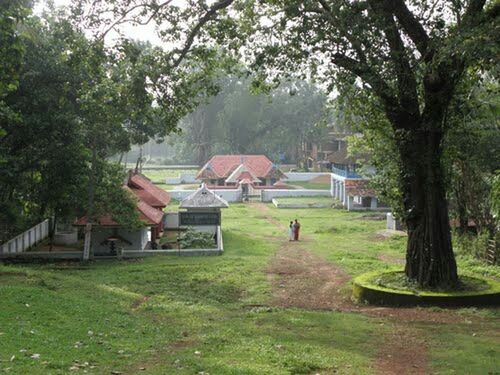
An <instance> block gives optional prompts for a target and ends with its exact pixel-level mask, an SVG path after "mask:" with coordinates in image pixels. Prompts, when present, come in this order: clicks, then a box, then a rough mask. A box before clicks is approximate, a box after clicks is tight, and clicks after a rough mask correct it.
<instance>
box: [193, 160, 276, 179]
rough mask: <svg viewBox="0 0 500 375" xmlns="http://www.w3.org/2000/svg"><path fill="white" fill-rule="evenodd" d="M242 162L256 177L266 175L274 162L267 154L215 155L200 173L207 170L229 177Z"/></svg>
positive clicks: (200, 174) (218, 175)
mask: <svg viewBox="0 0 500 375" xmlns="http://www.w3.org/2000/svg"><path fill="white" fill-rule="evenodd" d="M240 164H243V165H244V166H245V167H246V168H247V169H248V170H249V171H250V172H251V173H252V174H253V175H255V176H256V177H266V176H267V174H268V173H269V172H270V171H271V169H272V168H273V163H272V162H271V160H269V159H268V158H267V157H266V156H265V155H215V156H213V157H212V158H211V159H210V160H209V161H208V162H207V163H206V164H205V165H204V166H203V168H202V169H201V171H200V172H199V173H198V176H197V178H198V177H201V176H202V175H203V172H204V171H205V170H209V171H211V172H213V173H214V174H215V175H216V176H217V177H218V178H224V177H228V176H229V175H230V174H231V172H233V171H234V170H235V169H236V168H237V167H238V166H239V165H240Z"/></svg>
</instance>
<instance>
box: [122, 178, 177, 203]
mask: <svg viewBox="0 0 500 375" xmlns="http://www.w3.org/2000/svg"><path fill="white" fill-rule="evenodd" d="M127 185H128V187H129V188H130V189H131V190H132V191H133V192H134V194H135V195H137V197H138V198H139V199H140V200H142V201H144V202H146V203H147V204H149V205H150V206H153V207H162V208H163V207H165V206H166V205H167V204H168V203H169V202H170V194H169V193H168V192H167V191H165V190H163V189H161V188H159V187H158V186H156V185H155V184H153V183H152V182H151V180H149V179H148V178H147V177H145V176H143V175H142V174H132V175H130V178H129V180H128V183H127Z"/></svg>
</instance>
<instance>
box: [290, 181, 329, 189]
mask: <svg viewBox="0 0 500 375" xmlns="http://www.w3.org/2000/svg"><path fill="white" fill-rule="evenodd" d="M285 182H286V184H287V185H293V186H297V188H303V189H313V190H330V183H329V182H314V181H288V180H285Z"/></svg>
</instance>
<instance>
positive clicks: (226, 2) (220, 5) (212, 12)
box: [172, 0, 234, 68]
mask: <svg viewBox="0 0 500 375" xmlns="http://www.w3.org/2000/svg"><path fill="white" fill-rule="evenodd" d="M233 2H234V0H219V1H218V2H216V3H215V4H213V5H212V6H211V7H210V9H209V10H208V11H207V12H206V13H205V15H204V16H203V17H201V18H200V19H199V20H198V22H197V24H196V25H195V26H194V27H193V29H192V30H191V32H190V33H189V35H188V38H187V40H186V43H184V47H183V48H182V49H181V50H180V51H179V53H180V54H179V56H178V57H177V58H176V59H175V60H174V63H173V65H172V67H174V68H175V67H177V66H179V64H180V63H181V62H182V60H183V59H184V57H186V54H187V53H188V52H189V49H190V48H191V46H192V45H193V43H194V39H195V38H196V36H197V35H198V33H199V32H200V30H201V28H202V27H203V26H204V25H205V24H206V23H207V22H209V21H211V20H213V19H214V18H215V16H216V15H217V12H218V11H219V10H221V9H225V8H227V7H228V6H230V5H231V4H232V3H233Z"/></svg>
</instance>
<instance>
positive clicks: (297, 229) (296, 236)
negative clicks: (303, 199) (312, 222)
mask: <svg viewBox="0 0 500 375" xmlns="http://www.w3.org/2000/svg"><path fill="white" fill-rule="evenodd" d="M293 227H294V231H293V232H294V239H295V241H298V240H299V232H300V223H299V222H298V220H297V219H295V223H293Z"/></svg>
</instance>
